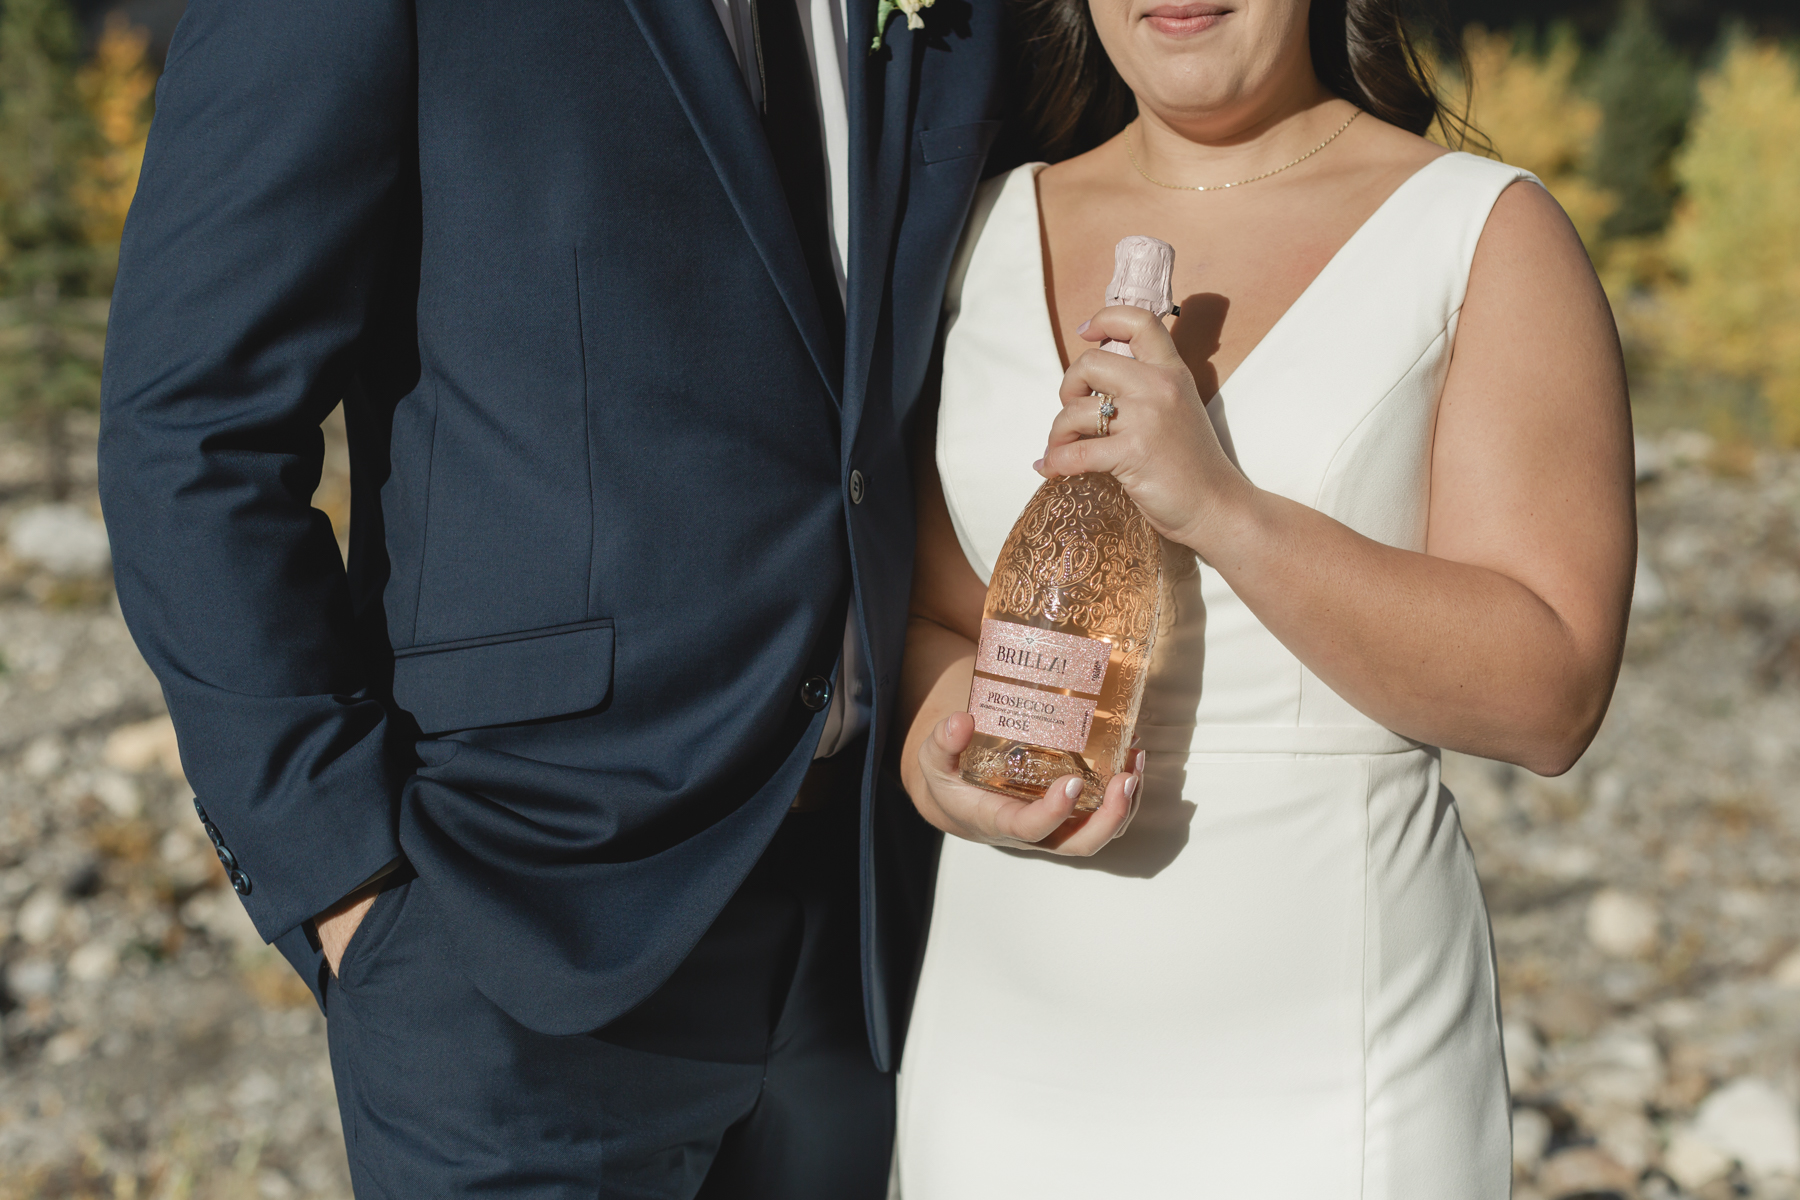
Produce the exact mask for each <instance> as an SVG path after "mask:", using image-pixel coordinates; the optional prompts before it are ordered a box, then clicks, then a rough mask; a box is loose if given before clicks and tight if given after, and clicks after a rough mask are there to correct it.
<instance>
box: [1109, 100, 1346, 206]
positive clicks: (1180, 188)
mask: <svg viewBox="0 0 1800 1200" xmlns="http://www.w3.org/2000/svg"><path fill="white" fill-rule="evenodd" d="M1360 116H1362V109H1360V108H1359V109H1357V110H1356V111H1355V112H1353V113H1351V114H1350V121H1354V120H1356V118H1358V117H1360ZM1350 121H1345V122H1344V123H1343V124H1342V125H1339V126H1338V127H1337V133H1334V134H1332V135H1331V136H1330V137H1328V138H1326V139H1325V140H1324V141H1322V142H1320V143H1319V144H1318V145H1316V146H1314V147H1313V148H1312V149H1311V150H1308V151H1307V152H1306V153H1305V154H1302V155H1301V156H1300V157H1299V158H1296V159H1295V160H1294V161H1293V162H1291V163H1283V164H1282V165H1281V166H1279V167H1276V168H1275V169H1274V170H1273V171H1264V172H1263V173H1262V174H1261V175H1252V176H1251V177H1250V178H1248V179H1240V180H1238V181H1237V182H1236V183H1211V184H1205V185H1203V186H1200V187H1194V186H1191V185H1189V184H1185V183H1164V182H1163V181H1162V180H1160V179H1158V178H1156V177H1155V176H1154V175H1152V174H1150V172H1148V171H1146V170H1144V165H1143V164H1142V163H1140V162H1138V160H1137V151H1135V150H1133V149H1132V148H1131V125H1136V124H1137V122H1136V121H1133V122H1132V123H1131V125H1127V126H1126V127H1125V154H1126V155H1127V157H1129V158H1130V159H1131V165H1132V166H1134V167H1136V168H1137V173H1138V174H1139V175H1142V176H1143V177H1144V178H1145V179H1148V180H1149V181H1150V182H1151V183H1154V184H1155V185H1156V186H1157V187H1161V188H1169V189H1171V190H1172V191H1177V192H1222V191H1224V190H1225V189H1226V188H1234V187H1243V186H1244V185H1245V184H1246V183H1255V182H1256V181H1257V180H1259V179H1267V178H1268V177H1269V176H1271V175H1279V174H1281V173H1282V172H1283V171H1285V170H1287V169H1288V168H1289V167H1297V166H1299V165H1300V164H1301V163H1303V162H1305V161H1306V160H1307V159H1309V158H1311V157H1312V156H1313V155H1315V154H1317V153H1318V152H1319V151H1321V150H1323V149H1324V148H1325V147H1327V146H1329V145H1331V143H1333V142H1335V141H1337V139H1338V133H1342V132H1344V130H1346V129H1348V128H1350Z"/></svg>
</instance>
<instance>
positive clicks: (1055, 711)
mask: <svg viewBox="0 0 1800 1200" xmlns="http://www.w3.org/2000/svg"><path fill="white" fill-rule="evenodd" d="M969 714H970V715H971V716H973V717H974V718H975V732H976V733H985V734H988V735H990V736H992V737H998V738H1006V739H1007V740H1009V741H1014V742H1030V743H1031V744H1032V745H1034V746H1048V747H1050V748H1051V749H1053V750H1067V751H1068V752H1069V753H1071V754H1080V753H1081V752H1082V751H1083V750H1084V749H1086V748H1087V741H1088V730H1090V729H1091V728H1093V724H1094V701H1092V700H1088V699H1084V698H1083V697H1081V696H1063V695H1059V694H1058V693H1056V692H1041V691H1039V690H1038V689H1037V688H1032V687H1020V686H1019V685H1018V684H1016V683H1001V682H1000V681H999V680H996V679H976V680H975V686H974V687H973V688H972V689H970V692H969Z"/></svg>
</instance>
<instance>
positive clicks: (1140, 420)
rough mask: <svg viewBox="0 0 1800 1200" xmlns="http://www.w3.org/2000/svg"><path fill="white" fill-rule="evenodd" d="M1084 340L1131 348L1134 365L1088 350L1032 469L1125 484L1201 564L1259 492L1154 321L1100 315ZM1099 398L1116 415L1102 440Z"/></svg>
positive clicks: (1130, 314) (1141, 313)
mask: <svg viewBox="0 0 1800 1200" xmlns="http://www.w3.org/2000/svg"><path fill="white" fill-rule="evenodd" d="M1080 332H1081V336H1082V338H1083V340H1085V341H1090V342H1099V341H1101V340H1103V339H1105V338H1113V339H1115V340H1117V341H1121V342H1128V343H1130V345H1131V352H1132V354H1133V355H1135V356H1136V357H1135V358H1127V357H1125V356H1124V355H1122V354H1113V353H1111V352H1110V351H1106V350H1101V349H1098V348H1096V349H1093V350H1089V351H1087V352H1086V353H1084V354H1082V355H1081V357H1080V358H1078V359H1076V360H1075V362H1074V364H1073V365H1071V366H1070V367H1069V369H1068V371H1067V373H1065V374H1064V375H1063V383H1062V390H1061V395H1062V403H1063V410H1062V412H1061V413H1059V414H1058V415H1057V417H1056V420H1055V421H1053V422H1052V423H1051V425H1050V443H1049V446H1048V448H1047V449H1046V450H1045V451H1044V457H1043V458H1042V459H1040V460H1039V461H1038V462H1037V463H1036V464H1035V465H1036V466H1037V469H1038V472H1039V473H1040V474H1042V475H1044V476H1046V477H1054V476H1058V475H1080V474H1083V473H1086V472H1089V471H1094V472H1101V473H1104V474H1108V475H1112V476H1114V477H1115V478H1117V479H1118V481H1119V482H1120V483H1121V484H1123V485H1124V487H1125V490H1126V492H1127V493H1129V494H1130V496H1131V498H1132V500H1133V501H1135V502H1136V503H1137V506H1138V507H1139V508H1140V509H1142V510H1143V513H1144V515H1145V516H1146V517H1148V518H1149V519H1150V523H1151V524H1152V525H1153V526H1155V527H1156V531H1157V532H1158V533H1160V534H1162V535H1163V536H1164V537H1166V538H1169V539H1170V540H1171V541H1175V542H1179V543H1181V544H1182V545H1185V546H1187V547H1189V548H1190V549H1193V550H1196V551H1199V552H1200V553H1201V555H1202V557H1204V556H1205V549H1204V548H1203V547H1202V546H1201V545H1200V540H1201V538H1202V535H1203V533H1204V532H1205V531H1209V530H1210V531H1213V532H1215V533H1216V532H1217V531H1218V530H1220V529H1221V528H1223V527H1225V526H1226V525H1227V524H1228V523H1229V522H1228V520H1227V518H1229V517H1230V516H1231V515H1232V514H1233V513H1234V512H1236V511H1238V510H1241V509H1243V508H1244V507H1245V506H1246V502H1247V501H1248V500H1249V498H1250V497H1251V496H1252V495H1253V494H1254V492H1255V489H1254V488H1253V487H1252V486H1251V484H1250V481H1249V480H1247V479H1245V478H1244V476H1243V473H1242V472H1240V471H1239V470H1238V469H1237V467H1235V466H1234V465H1233V464H1232V462H1231V460H1230V459H1229V458H1228V457H1226V455H1225V450H1224V448H1223V447H1222V446H1221V445H1220V444H1219V436H1218V434H1217V433H1216V432H1215V431H1214V429H1213V425H1212V421H1211V420H1209V419H1208V418H1207V415H1206V401H1205V400H1204V399H1203V398H1202V397H1201V395H1200V392H1199V389H1198V388H1197V387H1195V385H1194V376H1193V374H1192V372H1190V371H1189V370H1188V368H1187V364H1186V363H1184V362H1182V361H1181V355H1180V354H1179V353H1178V352H1177V351H1176V349H1175V342H1174V340H1173V339H1172V338H1171V337H1170V336H1169V332H1168V330H1166V329H1164V328H1163V324H1162V322H1161V321H1160V320H1158V319H1157V318H1156V316H1155V315H1154V314H1152V313H1150V312H1147V311H1145V310H1144V309H1141V308H1134V307H1131V306H1128V305H1115V306H1114V307H1111V308H1104V309H1101V310H1100V312H1098V313H1097V314H1095V316H1094V318H1093V320H1091V321H1089V322H1088V323H1087V324H1086V325H1084V326H1082V327H1081V331H1080ZM1095 392H1104V393H1106V394H1107V395H1109V396H1111V397H1112V398H1113V401H1114V403H1115V404H1116V405H1117V406H1118V410H1119V412H1118V415H1117V416H1115V417H1113V418H1112V421H1111V427H1110V429H1109V430H1108V433H1107V436H1105V437H1096V436H1095V433H1096V425H1097V417H1098V413H1099V407H1100V401H1099V400H1098V399H1097V398H1096V397H1095V396H1094V394H1093V393H1095Z"/></svg>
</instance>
